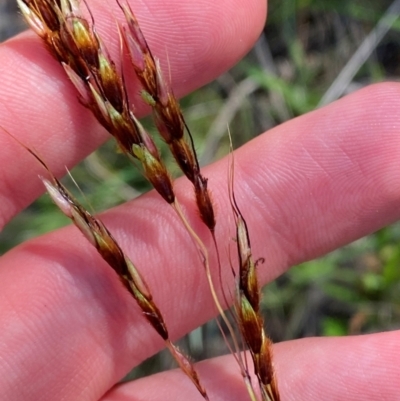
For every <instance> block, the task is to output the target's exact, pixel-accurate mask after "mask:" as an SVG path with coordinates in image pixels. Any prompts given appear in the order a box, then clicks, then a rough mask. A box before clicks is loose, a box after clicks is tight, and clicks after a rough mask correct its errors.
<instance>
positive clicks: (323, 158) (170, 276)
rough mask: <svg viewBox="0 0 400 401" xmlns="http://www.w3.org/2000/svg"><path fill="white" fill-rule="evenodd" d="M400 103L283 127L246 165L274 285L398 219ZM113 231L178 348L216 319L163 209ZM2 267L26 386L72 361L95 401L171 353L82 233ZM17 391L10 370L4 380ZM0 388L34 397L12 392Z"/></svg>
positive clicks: (181, 234) (34, 246)
mask: <svg viewBox="0 0 400 401" xmlns="http://www.w3.org/2000/svg"><path fill="white" fill-rule="evenodd" d="M398 94H399V86H398V85H397V84H393V85H388V84H386V85H380V86H374V87H371V88H368V89H365V90H363V91H360V92H358V93H355V94H354V95H352V96H349V97H347V98H345V99H342V100H341V101H338V102H337V103H335V104H332V105H330V106H328V107H326V108H324V109H321V110H318V111H316V112H313V113H310V114H308V115H306V116H303V117H301V118H298V119H296V120H293V121H291V122H289V123H287V124H284V125H281V126H280V127H278V128H276V129H274V130H273V131H271V132H269V133H268V134H267V135H263V136H261V137H258V138H257V139H256V140H254V141H252V142H251V143H249V144H247V145H246V146H244V147H243V148H241V149H240V150H238V151H237V152H236V154H235V172H236V176H235V180H236V185H235V191H236V196H237V200H238V203H239V204H240V206H241V208H242V209H243V214H244V216H245V218H246V220H247V223H248V227H249V230H250V237H251V240H252V244H253V254H254V256H255V257H259V256H264V257H265V259H266V263H264V264H263V265H260V266H259V268H258V271H259V273H260V277H261V281H262V283H265V282H266V281H268V280H271V279H273V278H274V277H276V276H277V275H279V274H280V273H282V272H283V271H284V270H286V269H287V268H288V267H289V266H290V265H292V264H296V263H299V262H301V261H304V260H307V259H311V258H314V257H316V256H319V255H320V254H322V253H324V252H328V251H329V250H332V249H334V248H336V247H338V246H340V245H342V244H343V243H345V242H349V241H352V240H355V239H356V238H358V237H360V236H363V235H365V234H367V233H368V232H371V231H374V230H377V229H379V228H380V227H381V226H383V225H386V224H388V223H389V222H391V221H393V220H395V219H397V218H398V217H399V214H400V211H399V208H398V202H399V199H400V187H399V182H400V180H399V178H400V177H399V175H400V172H399V169H398V163H397V160H399V156H400V155H399V153H400V143H399V137H398V135H397V131H398V125H399V123H400V118H399V115H398V111H397V110H399V106H400V104H399V96H398ZM227 169H228V161H227V160H224V161H221V162H219V163H216V164H215V165H213V166H210V168H209V169H206V170H205V174H206V176H208V177H210V179H209V182H210V187H211V189H212V191H213V198H214V202H215V204H216V210H217V222H218V223H217V224H218V225H217V232H216V234H217V238H218V239H219V241H220V249H221V255H222V257H223V258H224V259H223V265H224V266H223V267H224V268H225V269H224V271H223V277H224V280H225V281H226V283H230V284H227V285H230V289H231V291H233V283H232V281H233V280H232V277H231V275H230V273H229V269H228V268H227V266H228V262H227V260H226V259H227V256H226V252H225V249H226V248H227V243H228V242H229V238H230V236H231V233H232V232H233V228H232V227H231V226H229V220H230V212H229V206H228V202H227V192H226V187H227V182H226V181H227ZM177 190H178V193H179V195H180V199H181V202H182V203H183V204H184V205H185V207H186V211H187V213H188V216H189V219H190V220H191V222H192V224H193V226H194V228H195V230H196V231H197V232H199V233H200V235H202V236H203V237H204V238H205V241H206V244H207V245H209V246H210V249H212V246H211V241H210V239H209V237H208V236H207V234H206V230H205V229H204V227H203V226H202V225H201V224H200V222H199V219H198V218H197V217H196V211H195V210H193V200H192V199H191V197H192V195H191V188H190V186H189V185H188V184H187V183H186V181H185V180H180V181H179V182H178V183H177ZM103 220H104V222H105V223H106V224H107V225H108V227H109V228H110V230H111V231H112V233H113V234H114V235H115V237H116V238H117V239H118V240H119V241H120V243H121V246H122V247H123V249H125V250H126V251H127V253H128V254H129V255H130V257H132V259H133V261H134V262H135V263H136V265H137V266H138V268H139V269H140V270H141V271H142V272H143V274H144V275H145V278H146V280H147V281H148V283H149V286H150V288H151V290H152V293H153V295H154V299H155V302H156V303H157V304H158V305H159V307H160V309H161V310H162V312H163V313H164V315H165V320H166V322H167V325H168V326H169V329H170V332H171V336H172V337H173V338H177V337H179V336H181V335H183V334H184V333H186V332H188V331H189V330H190V329H193V328H194V327H196V326H198V325H199V324H201V323H203V322H205V321H207V320H208V319H210V318H211V317H212V316H214V315H215V309H214V308H213V304H212V301H211V298H210V296H209V290H208V287H207V284H206V279H205V277H204V274H203V269H202V266H201V263H200V262H199V261H198V260H199V258H198V254H197V253H196V250H195V247H194V246H193V244H192V242H191V241H190V239H189V237H188V235H187V234H186V232H185V231H184V229H183V228H182V226H181V224H180V223H179V221H178V219H177V218H176V216H175V215H174V214H173V212H172V211H171V210H170V209H169V208H168V207H167V206H166V205H164V203H163V202H162V201H161V200H160V198H159V196H157V195H156V194H154V193H151V194H149V195H147V196H143V197H141V198H139V199H137V200H136V201H134V202H133V203H131V204H127V205H124V206H121V207H119V208H116V209H114V210H112V211H110V212H108V213H107V214H105V215H104V216H103ZM0 262H1V266H0V293H2V294H4V295H3V298H4V299H5V300H8V303H9V304H8V306H7V307H6V308H5V309H4V310H2V311H0V313H1V314H0V322H4V325H9V324H15V325H17V326H18V333H19V335H18V336H17V337H16V338H17V339H18V345H20V343H21V342H23V343H24V344H25V347H26V348H27V349H26V353H20V352H19V351H18V349H19V348H17V347H16V345H15V341H17V340H15V339H14V338H15V337H14V334H13V336H12V337H11V338H10V337H9V334H8V333H7V332H5V333H2V334H1V335H2V336H3V339H4V340H3V342H2V344H11V346H10V345H8V347H7V349H5V350H4V353H3V350H2V349H0V354H1V355H7V357H8V358H9V359H10V360H14V359H15V358H17V357H18V356H19V355H21V356H24V361H25V360H26V359H27V358H28V359H29V361H31V363H32V365H29V366H27V365H24V363H23V361H22V360H17V361H14V364H13V366H16V367H18V368H19V369H20V372H19V373H20V376H22V377H25V376H27V377H30V375H31V374H32V369H33V372H40V369H39V367H40V366H42V364H43V361H46V363H47V366H49V368H50V367H51V366H52V364H53V363H54V361H56V360H63V361H64V363H63V369H64V371H63V372H64V374H65V377H68V378H70V380H71V383H72V384H71V386H70V387H68V391H70V392H69V393H68V396H70V397H71V399H73V398H74V397H75V398H76V397H77V396H79V395H80V391H83V389H84V391H86V392H90V394H91V396H92V399H96V397H99V396H100V395H101V394H102V392H104V391H105V389H107V387H109V386H111V384H113V383H115V381H117V380H119V379H120V378H121V377H122V376H123V375H124V374H125V373H126V372H127V371H128V370H129V369H130V368H131V367H132V366H134V365H136V364H137V363H138V362H140V361H142V360H143V359H145V358H147V357H148V356H150V355H152V354H153V353H154V352H156V351H157V350H159V349H160V347H161V345H162V344H161V342H160V341H159V340H158V338H157V336H156V335H155V334H154V333H153V331H152V329H151V328H150V327H149V326H148V324H147V322H146V321H145V319H144V318H143V316H141V314H140V312H139V311H138V309H137V307H136V306H135V305H134V302H133V301H132V300H131V299H130V298H129V296H128V295H127V294H126V293H125V291H124V290H123V288H122V286H120V285H119V282H118V280H117V279H116V277H115V276H114V275H113V273H112V272H110V269H109V268H107V266H106V265H105V264H104V263H103V262H102V261H101V260H100V259H99V258H98V256H97V255H96V253H95V251H93V250H92V249H91V248H90V247H88V245H87V244H86V243H85V242H84V241H83V239H82V236H81V235H80V233H78V232H77V231H76V230H75V229H74V228H67V229H64V230H60V231H58V232H55V233H52V234H49V235H47V236H45V237H42V238H39V239H37V240H35V241H31V242H30V243H27V244H25V245H23V246H21V247H19V248H18V249H16V250H14V251H13V252H10V253H9V254H7V255H6V256H4V257H3V258H2V259H1V261H0ZM212 262H214V263H212V265H213V266H215V260H212ZM14 319H17V322H14ZM10 322H12V323H10ZM13 322H14V323H13ZM60 333H63V336H62V339H61V340H60ZM65 342H67V345H68V346H66V344H65ZM0 344H1V342H0ZM33 344H35V346H34V347H33V346H32V345H33ZM74 347H76V348H74ZM39 351H40V352H39ZM38 352H39V353H38ZM6 360H7V359H6ZM35 364H37V366H36V365H35ZM99 366H100V368H99ZM2 368H3V369H4V366H3V367H2ZM49 372H50V373H49V377H46V383H52V386H53V387H52V388H54V391H56V390H57V391H59V392H65V391H66V388H65V386H64V385H63V384H62V383H58V382H57V383H55V382H54V377H53V375H52V372H53V369H49ZM6 379H7V380H9V379H8V378H7V375H6V372H1V371H0V380H6ZM85 380H86V382H85ZM87 382H90V385H87V384H85V386H83V383H87ZM1 384H2V385H1ZM57 386H58V387H57ZM0 388H9V389H13V390H9V391H22V392H23V391H28V390H29V389H28V388H27V387H26V388H19V387H18V386H16V385H15V382H13V380H11V381H9V382H8V381H7V382H6V383H0ZM15 389H17V390H15ZM29 394H35V395H36V396H37V393H35V392H32V393H29ZM63 394H64V393H63ZM53 395H54V394H53ZM64 395H65V398H66V399H68V397H67V396H66V394H64ZM23 396H24V397H27V394H26V393H23ZM53 398H54V397H53ZM78 398H79V397H78ZM24 399H27V400H29V398H24ZM88 399H91V398H90V397H88Z"/></svg>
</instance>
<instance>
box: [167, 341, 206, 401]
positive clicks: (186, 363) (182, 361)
mask: <svg viewBox="0 0 400 401" xmlns="http://www.w3.org/2000/svg"><path fill="white" fill-rule="evenodd" d="M168 348H169V350H170V352H171V354H172V355H173V356H174V358H175V360H176V361H177V362H178V364H179V367H180V368H181V370H182V371H183V372H185V373H186V375H187V376H188V377H189V378H190V380H191V381H192V382H193V384H194V385H195V386H196V388H197V390H198V391H199V393H200V394H201V395H202V396H203V398H204V399H205V400H206V401H208V399H209V398H208V395H207V392H206V390H205V388H204V387H203V386H202V384H201V383H200V379H199V376H198V374H197V372H196V370H195V369H194V366H193V364H192V362H190V360H189V359H188V357H187V356H186V355H184V354H183V353H182V352H181V351H179V349H178V347H176V346H175V345H174V344H172V343H170V345H168Z"/></svg>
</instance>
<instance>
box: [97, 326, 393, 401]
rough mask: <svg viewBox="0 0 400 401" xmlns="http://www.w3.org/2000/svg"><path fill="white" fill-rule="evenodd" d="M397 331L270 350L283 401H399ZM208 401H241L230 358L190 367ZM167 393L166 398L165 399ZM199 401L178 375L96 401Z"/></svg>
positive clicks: (148, 381) (140, 383) (126, 388)
mask: <svg viewBox="0 0 400 401" xmlns="http://www.w3.org/2000/svg"><path fill="white" fill-rule="evenodd" d="M399 340H400V332H399V331H395V332H389V333H381V334H373V335H365V336H355V337H346V338H307V339H302V340H295V341H288V342H285V343H281V344H277V345H275V346H274V357H275V358H274V361H275V367H276V370H277V374H278V377H279V381H278V384H279V389H280V395H281V399H282V400H283V401H321V400H323V401H337V400H341V401H360V400H362V401H376V400H382V401H396V400H399V381H398V377H399V375H400V366H399V364H398V363H397V362H398V358H399V357H400V347H399V345H398V344H399ZM196 368H197V369H198V371H199V372H200V374H201V376H202V378H203V379H204V383H205V385H206V386H207V389H208V390H209V395H210V399H211V400H213V401H225V400H229V401H247V400H249V397H248V395H247V394H246V391H245V388H244V385H243V383H242V382H241V378H240V375H239V373H238V369H237V366H236V365H235V362H234V361H233V359H232V357H230V356H229V357H222V358H215V359H212V360H208V361H205V362H202V363H199V364H197V365H196ZM166 394H167V396H166ZM161 400H163V401H169V400H174V401H186V400H201V397H200V396H199V395H197V394H196V393H195V390H194V389H193V388H192V387H191V386H190V383H185V381H184V378H183V377H182V373H181V372H180V371H178V370H174V371H169V372H164V373H161V374H157V375H154V376H150V377H146V378H144V379H140V380H137V381H135V382H132V383H127V384H122V385H119V386H116V387H115V388H114V389H112V390H111V391H110V392H109V393H108V394H107V395H105V396H104V398H102V399H101V401H161Z"/></svg>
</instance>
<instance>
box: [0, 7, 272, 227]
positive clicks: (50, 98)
mask: <svg viewBox="0 0 400 401" xmlns="http://www.w3.org/2000/svg"><path fill="white" fill-rule="evenodd" d="M242 3H243V1H241V0H235V1H231V0H223V1H218V2H215V1H211V0H200V1H196V2H194V3H191V5H190V7H187V1H184V0H175V1H173V2H171V1H168V2H165V1H161V0H160V1H158V0H153V1H147V2H142V1H135V0H132V1H131V5H132V8H133V10H134V11H135V13H136V14H137V17H138V19H139V21H140V23H141V26H142V28H143V31H144V33H145V35H146V38H147V39H148V41H149V44H150V46H151V48H152V50H153V52H154V54H155V55H156V56H158V57H160V58H161V59H162V63H163V69H164V71H166V72H168V73H169V74H168V75H171V80H172V87H173V89H174V91H175V92H176V94H177V95H183V94H185V93H188V92H190V91H191V90H193V89H194V88H197V87H199V86H201V85H204V84H205V83H207V82H209V81H210V80H212V79H213V78H215V77H216V76H218V75H219V74H221V73H222V72H223V71H224V70H226V69H228V68H229V67H231V66H232V65H233V64H234V63H236V62H237V61H238V60H239V59H240V58H241V57H243V55H244V54H245V53H246V52H247V51H248V50H249V49H250V47H251V46H252V45H253V43H254V41H255V40H256V38H257V36H258V35H259V32H260V30H261V29H262V27H263V24H264V20H265V13H266V10H265V7H266V5H265V1H263V0H247V1H246V4H245V5H243V4H242ZM88 4H89V6H90V9H91V10H92V12H93V15H94V18H95V21H96V29H97V31H98V32H99V34H100V35H101V37H102V38H103V39H104V41H105V42H106V43H107V46H108V47H109V49H110V52H111V55H112V57H113V58H114V60H117V59H118V58H119V52H120V50H119V49H120V47H119V44H118V35H117V29H116V22H115V18H117V17H118V18H120V19H121V11H120V10H119V8H118V6H117V4H116V2H112V1H108V2H103V1H99V0H92V1H88ZM236 38H240V40H237V39H236ZM125 70H126V71H129V68H125ZM0 76H1V82H2V88H1V92H0V104H1V108H0V125H1V126H2V127H4V128H6V129H7V130H8V131H10V132H11V133H12V134H13V135H14V136H16V137H18V138H19V139H20V141H22V142H23V143H24V144H25V145H27V146H29V147H31V148H34V149H36V150H37V151H38V152H39V154H40V155H41V157H42V158H43V159H44V160H45V161H46V162H47V163H48V164H49V165H50V167H51V169H52V170H53V171H54V172H55V173H56V174H57V175H60V174H64V173H65V166H69V167H71V166H72V165H74V164H76V163H77V162H78V161H79V160H81V159H82V158H83V157H85V156H86V155H87V154H89V153H90V152H92V151H93V150H94V149H95V148H96V147H97V146H98V145H99V144H100V143H101V142H103V141H104V140H105V138H107V136H106V134H105V132H104V130H101V129H99V125H98V124H97V123H96V122H95V121H94V118H93V117H91V115H90V113H89V112H88V111H87V110H86V109H85V108H84V107H83V106H81V105H80V104H79V102H78V101H77V93H76V90H75V89H74V88H73V87H72V84H71V83H70V82H69V80H68V79H67V77H66V75H65V73H64V71H63V69H62V67H61V66H60V65H58V63H57V62H56V61H55V60H54V59H53V58H52V57H51V55H50V54H49V53H48V51H47V50H46V49H45V48H44V45H43V43H41V41H40V40H39V38H37V37H36V36H34V35H33V33H32V32H26V33H24V34H22V35H20V36H18V37H16V38H14V39H12V40H10V41H8V42H6V43H4V44H2V46H1V47H0ZM126 81H127V82H131V81H133V79H132V73H130V74H129V73H128V74H127V79H126ZM130 89H131V95H132V96H131V101H132V102H134V103H135V105H136V106H137V111H138V113H139V114H140V113H143V107H142V106H141V103H142V102H138V96H137V92H138V87H137V85H130ZM133 95H135V96H136V100H134V99H133V97H134V96H133ZM0 138H1V139H0V140H1V144H2V146H1V147H0V159H1V160H2V165H3V166H6V167H7V168H2V169H1V170H0V205H1V207H0V229H1V228H2V226H3V225H4V224H5V223H6V222H7V221H8V220H9V219H10V218H11V217H12V216H13V215H15V214H16V213H17V212H18V211H20V210H21V209H22V208H24V207H25V206H27V205H28V204H29V203H30V202H31V201H32V200H33V199H34V198H35V197H36V196H37V195H38V194H39V193H40V192H42V186H41V185H40V184H39V183H38V181H37V180H32V179H31V178H30V177H28V176H27V174H26V172H27V171H32V172H34V171H37V172H39V171H40V169H38V166H37V163H35V161H34V160H33V159H32V158H31V157H30V156H29V155H28V154H27V153H26V152H24V151H23V150H22V148H21V146H20V145H19V144H18V143H16V142H15V141H13V140H12V139H11V138H10V137H9V136H8V135H5V133H4V132H3V131H2V130H0ZM16 160H17V161H18V163H16V162H15V161H16Z"/></svg>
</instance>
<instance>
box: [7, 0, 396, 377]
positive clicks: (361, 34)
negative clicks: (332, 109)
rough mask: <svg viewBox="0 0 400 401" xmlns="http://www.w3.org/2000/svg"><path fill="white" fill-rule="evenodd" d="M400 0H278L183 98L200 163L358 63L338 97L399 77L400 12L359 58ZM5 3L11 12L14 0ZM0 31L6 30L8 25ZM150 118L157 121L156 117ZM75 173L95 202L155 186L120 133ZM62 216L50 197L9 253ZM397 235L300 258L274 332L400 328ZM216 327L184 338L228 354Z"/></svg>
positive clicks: (268, 309) (283, 116)
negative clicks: (254, 35) (121, 147)
mask: <svg viewBox="0 0 400 401" xmlns="http://www.w3.org/2000/svg"><path fill="white" fill-rule="evenodd" d="M398 3H399V2H398V1H395V2H392V1H385V0H381V1H379V2H376V1H372V0H367V1H365V0H364V1H361V0H357V1H349V0H298V1H294V0H283V1H282V0H272V1H270V2H269V15H268V24H267V26H266V27H265V30H264V32H263V34H262V36H261V38H260V40H259V41H258V43H257V44H256V46H255V47H254V49H253V50H252V51H251V53H250V54H249V55H248V56H247V57H246V58H245V59H244V60H243V61H242V62H241V63H239V64H238V65H237V66H236V67H234V68H233V69H232V70H231V71H229V72H227V73H225V74H224V75H223V76H221V77H219V78H218V79H217V80H216V81H215V82H213V83H211V84H210V85H208V86H207V87H205V88H203V89H201V90H199V91H197V92H196V93H194V94H192V95H189V96H188V97H186V98H185V99H183V101H182V107H183V109H184V110H185V115H186V117H187V120H188V125H189V126H190V127H191V129H192V132H193V133H194V135H195V142H196V144H197V149H198V151H199V154H200V155H202V156H201V158H202V162H203V163H209V162H211V161H212V160H215V159H217V158H219V157H220V156H222V155H225V154H226V153H227V152H228V148H229V144H228V138H227V133H226V127H227V125H229V127H230V130H231V134H232V137H233V139H234V146H235V147H238V146H240V145H241V144H243V143H245V142H247V141H249V140H250V139H251V138H253V137H254V136H255V135H258V134H260V133H262V132H264V131H265V130H267V129H269V128H271V127H274V126H276V125H278V124H280V123H282V122H284V121H286V120H288V119H290V118H293V117H295V116H298V115H301V114H303V113H306V112H308V111H310V110H313V109H315V108H316V107H317V106H318V105H320V104H321V103H322V102H321V99H323V98H324V95H326V94H327V93H328V90H329V89H331V87H332V85H338V84H337V83H335V82H336V81H335V79H336V77H338V76H339V74H340V73H341V72H342V71H343V70H344V69H345V68H346V66H348V65H349V63H350V62H351V63H353V64H352V66H353V67H354V68H353V69H354V74H352V76H351V77H350V78H349V79H348V80H347V82H345V84H343V82H342V83H341V85H342V86H343V87H336V88H335V89H336V90H337V91H338V93H340V95H345V94H347V93H349V92H352V91H354V90H357V89H359V88H361V87H364V86H366V85H369V84H371V83H373V82H381V81H385V80H396V81H397V80H399V74H400V63H399V61H400V59H399V55H400V51H399V50H400V49H399V47H400V32H399V29H400V22H399V21H395V20H393V21H391V26H390V29H389V30H388V32H387V33H385V34H383V35H382V39H381V40H380V41H379V42H378V43H376V42H375V43H371V44H370V47H369V48H368V49H367V53H368V56H367V57H366V61H364V60H363V59H362V57H361V58H360V59H359V60H357V57H355V58H354V56H355V55H356V56H357V54H358V51H359V50H360V48H361V47H362V46H363V42H364V41H365V39H366V38H367V37H368V35H369V34H370V33H371V32H376V30H377V29H379V27H382V24H383V25H384V24H385V21H388V14H386V12H387V10H388V9H389V7H392V10H393V12H394V14H395V13H396V10H397V12H399V10H400V5H399V4H398ZM4 4H6V3H4ZM10 4H11V3H10ZM3 7H4V10H6V7H7V6H3ZM7 10H8V9H7ZM10 10H11V8H10ZM1 12H3V11H1ZM4 12H5V11H4ZM7 12H8V11H7ZM10 12H11V11H10ZM394 14H393V13H392V14H391V15H394ZM3 19H4V20H7V21H9V18H1V20H0V27H2V25H1V23H2V21H3ZM15 25H16V24H15ZM0 32H1V33H2V34H3V35H5V33H4V32H5V30H4V29H1V30H0ZM7 33H8V34H11V33H13V32H9V30H7ZM3 39H4V37H3ZM146 124H147V126H148V127H150V129H151V126H152V125H151V122H150V120H147V121H146ZM161 147H163V145H162V144H161ZM164 150H165V149H164ZM165 153H166V152H165ZM170 164H171V165H172V169H173V170H174V171H176V168H175V166H174V165H173V164H172V163H171V162H170ZM72 175H73V177H74V179H75V180H76V181H77V182H78V183H79V186H80V187H81V188H82V191H83V192H84V193H85V196H86V197H87V199H88V202H89V204H90V205H92V207H93V208H94V210H96V211H100V210H103V209H106V208H109V207H112V206H113V205H115V204H118V203H121V202H124V201H126V200H128V199H131V198H133V197H134V196H136V195H137V194H138V193H142V192H144V191H146V190H147V189H148V185H147V183H146V182H145V181H144V180H143V178H142V177H141V176H140V174H138V173H137V172H136V171H135V169H133V168H132V167H131V165H129V163H127V162H125V161H124V160H123V158H121V157H119V155H118V154H116V153H115V145H114V143H112V142H109V143H107V144H105V145H104V146H103V147H102V148H101V149H99V150H98V151H97V152H96V153H95V154H93V155H91V156H90V157H89V158H88V159H87V160H86V161H84V162H82V163H81V164H80V165H79V166H77V167H76V168H75V169H73V171H72ZM69 187H72V185H69ZM64 224H67V221H66V219H65V218H64V217H63V216H62V215H61V213H59V212H58V210H57V209H56V208H55V207H54V206H53V205H52V203H51V202H50V200H49V197H48V196H46V195H45V196H43V197H41V198H40V199H38V200H37V201H36V202H35V203H34V204H33V205H31V206H30V207H29V208H27V209H26V210H25V211H24V212H23V213H21V214H20V215H19V216H18V217H16V218H15V219H14V220H13V221H12V222H11V223H10V224H9V225H8V226H7V227H6V229H5V230H4V231H3V233H1V234H0V251H1V252H6V251H7V249H10V248H11V247H13V246H15V245H16V244H18V243H20V242H22V241H25V240H27V239H29V238H31V237H34V236H37V235H39V234H41V233H44V232H47V231H49V230H53V229H55V228H56V227H59V226H61V225H64ZM399 243H400V225H399V224H394V225H392V226H390V227H386V228H383V229H382V230H380V231H379V232H377V233H375V234H373V235H371V236H369V237H366V238H363V239H360V240H358V241H356V242H355V243H353V244H350V245H347V246H346V247H344V248H342V249H340V250H337V251H335V252H332V253H331V254H329V255H327V256H325V257H324V258H321V259H318V260H313V261H310V262H307V263H303V264H302V265H300V266H297V267H294V268H293V269H291V270H290V271H289V272H288V273H287V274H285V275H284V276H282V277H280V278H279V279H278V280H276V281H275V282H274V283H271V284H270V285H268V286H267V287H266V289H265V297H264V304H263V308H264V310H265V313H266V316H267V318H266V324H267V329H268V332H269V333H270V334H271V336H272V338H273V339H274V340H275V341H281V340H287V339H291V338H298V337H303V336H314V335H327V336H330V335H346V334H358V333H367V332H376V331H382V330H391V329H395V328H399V327H400V280H399V279H400V268H399V266H400V247H399ZM216 333H217V330H216V328H215V325H214V324H213V323H209V324H207V325H205V326H204V327H203V328H202V329H199V330H196V331H195V332H194V333H192V334H191V335H189V337H187V338H186V339H184V340H182V341H183V342H184V344H185V346H186V347H188V348H190V349H191V352H192V354H193V355H194V356H195V357H198V358H205V357H208V356H211V355H215V353H224V352H225V351H224V349H225V348H223V347H222V348H221V339H220V338H219V337H218V336H217V335H216ZM154 360H156V363H157V365H158V366H160V364H161V365H162V366H163V367H168V366H169V364H170V363H171V362H170V360H169V359H168V358H167V357H166V358H164V357H162V358H161V357H159V356H158V357H156V358H155V359H154V358H153V360H151V361H149V362H147V365H146V366H147V367H145V368H143V369H144V370H142V371H141V374H144V372H145V371H146V370H147V369H153V364H154V363H155V362H154Z"/></svg>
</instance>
